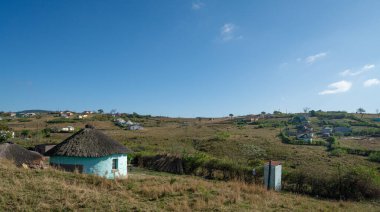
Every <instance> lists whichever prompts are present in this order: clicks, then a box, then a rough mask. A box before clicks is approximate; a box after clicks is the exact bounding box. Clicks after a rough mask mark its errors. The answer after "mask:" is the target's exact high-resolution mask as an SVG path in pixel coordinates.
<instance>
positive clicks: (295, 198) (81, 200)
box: [0, 161, 380, 211]
mask: <svg viewBox="0 0 380 212" xmlns="http://www.w3.org/2000/svg"><path fill="white" fill-rule="evenodd" d="M149 173H151V174H149ZM0 177H1V179H2V180H1V181H0V193H1V196H0V210H7V211H25V210H27V211H46V210H58V211H62V210H98V211H125V210H129V211H138V210H140V211H289V210H292V211H293V210H295V211H379V210H380V205H379V204H376V203H370V202H361V203H357V202H336V201H325V200H317V199H313V198H309V197H303V196H299V195H294V194H287V193H275V192H268V191H266V190H265V189H264V188H263V187H261V186H255V185H248V184H245V183H242V182H217V181H206V180H203V179H200V178H196V177H190V176H174V175H163V176H160V175H157V174H155V173H154V172H147V173H141V172H137V173H136V172H135V173H133V174H131V175H130V177H129V179H127V180H120V181H111V180H105V179H102V178H99V177H94V176H89V175H83V174H75V173H65V172H60V171H57V170H53V169H48V170H26V169H21V168H16V167H15V166H13V165H12V164H10V163H9V162H6V161H1V163H0Z"/></svg>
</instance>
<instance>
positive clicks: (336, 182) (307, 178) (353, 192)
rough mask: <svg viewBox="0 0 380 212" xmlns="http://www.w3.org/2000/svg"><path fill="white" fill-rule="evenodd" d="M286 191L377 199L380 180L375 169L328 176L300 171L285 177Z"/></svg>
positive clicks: (358, 198) (337, 197) (322, 173)
mask: <svg viewBox="0 0 380 212" xmlns="http://www.w3.org/2000/svg"><path fill="white" fill-rule="evenodd" d="M284 190H288V191H292V192H296V193H303V194H309V195H312V196H320V197H325V198H334V199H352V200H361V199H376V198H379V197H380V179H379V174H378V173H377V171H376V170H375V169H368V168H364V167H355V168H352V169H350V170H348V171H345V172H343V173H342V172H341V169H340V168H338V170H337V171H336V172H335V173H334V174H330V175H326V173H324V172H320V171H318V170H298V171H295V172H292V173H289V174H286V175H284Z"/></svg>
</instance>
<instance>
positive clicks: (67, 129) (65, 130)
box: [59, 126, 75, 133]
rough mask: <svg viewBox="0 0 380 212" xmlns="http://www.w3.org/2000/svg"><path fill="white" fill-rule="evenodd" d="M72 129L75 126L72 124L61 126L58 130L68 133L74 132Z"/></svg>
mask: <svg viewBox="0 0 380 212" xmlns="http://www.w3.org/2000/svg"><path fill="white" fill-rule="evenodd" d="M74 130H75V128H74V127H73V126H67V127H63V128H61V130H60V131H59V132H64V133H68V132H74Z"/></svg>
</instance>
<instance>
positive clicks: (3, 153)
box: [0, 143, 43, 166]
mask: <svg viewBox="0 0 380 212" xmlns="http://www.w3.org/2000/svg"><path fill="white" fill-rule="evenodd" d="M0 158H3V159H7V160H11V161H14V162H15V163H16V165H18V166H21V165H22V164H23V163H25V164H28V165H32V164H38V163H39V162H40V161H41V160H43V156H42V155H40V154H39V153H37V152H33V151H29V150H27V149H25V148H23V147H21V146H19V145H17V144H12V143H2V144H0Z"/></svg>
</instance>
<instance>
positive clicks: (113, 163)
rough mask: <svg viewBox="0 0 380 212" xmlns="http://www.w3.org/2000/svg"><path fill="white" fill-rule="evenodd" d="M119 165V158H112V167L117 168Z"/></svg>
mask: <svg viewBox="0 0 380 212" xmlns="http://www.w3.org/2000/svg"><path fill="white" fill-rule="evenodd" d="M117 167H118V160H117V159H112V169H117Z"/></svg>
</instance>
